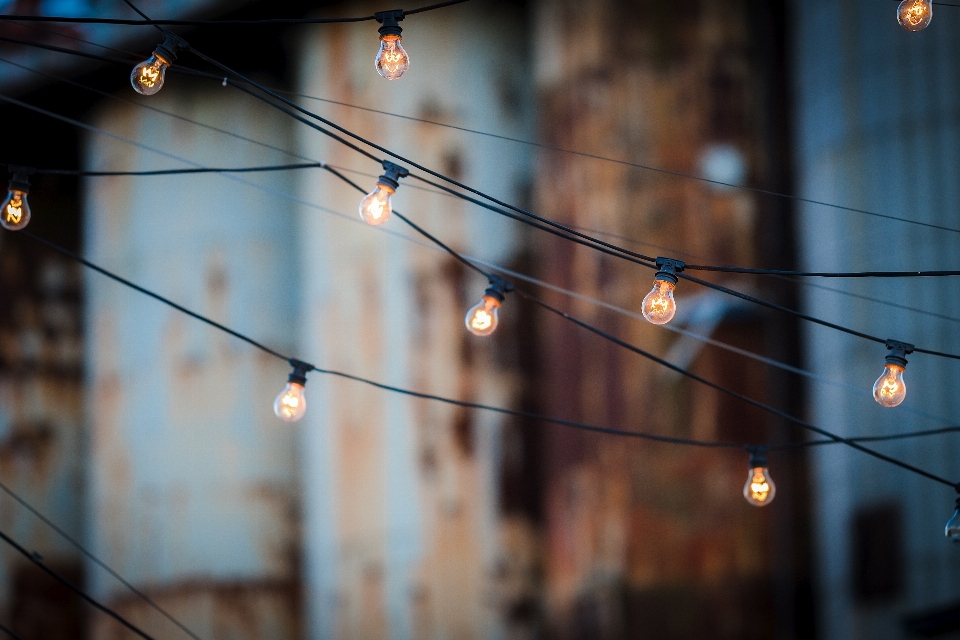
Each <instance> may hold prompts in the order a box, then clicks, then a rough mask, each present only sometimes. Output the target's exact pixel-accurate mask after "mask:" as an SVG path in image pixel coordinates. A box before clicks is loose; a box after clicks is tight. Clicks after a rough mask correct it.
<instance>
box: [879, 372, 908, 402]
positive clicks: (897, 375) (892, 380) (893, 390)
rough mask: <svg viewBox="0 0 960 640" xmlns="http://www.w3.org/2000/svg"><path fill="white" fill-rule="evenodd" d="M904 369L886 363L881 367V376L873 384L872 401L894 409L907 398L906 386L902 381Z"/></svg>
mask: <svg viewBox="0 0 960 640" xmlns="http://www.w3.org/2000/svg"><path fill="white" fill-rule="evenodd" d="M903 371H904V368H903V367H901V366H900V365H899V364H896V363H893V362H888V363H887V364H885V365H883V375H881V376H880V377H879V378H877V381H876V382H875V383H873V399H874V400H876V401H877V403H878V404H879V405H880V406H883V407H895V406H897V405H898V404H900V403H901V402H903V399H904V398H905V397H906V396H907V385H906V383H904V381H903Z"/></svg>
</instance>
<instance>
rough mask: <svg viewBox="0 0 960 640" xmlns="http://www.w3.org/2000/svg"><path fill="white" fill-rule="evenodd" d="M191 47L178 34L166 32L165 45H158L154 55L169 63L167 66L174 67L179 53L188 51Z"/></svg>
mask: <svg viewBox="0 0 960 640" xmlns="http://www.w3.org/2000/svg"><path fill="white" fill-rule="evenodd" d="M189 46H190V45H188V44H187V41H186V40H184V39H183V38H181V37H180V36H178V35H177V34H175V33H170V32H169V31H167V30H164V31H163V43H162V44H159V45H157V48H156V49H154V50H153V55H155V56H157V57H160V58H163V59H164V60H166V61H167V64H171V65H172V64H173V63H174V62H176V61H177V51H180V50H181V49H186V48H188V47H189Z"/></svg>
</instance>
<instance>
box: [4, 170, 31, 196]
mask: <svg viewBox="0 0 960 640" xmlns="http://www.w3.org/2000/svg"><path fill="white" fill-rule="evenodd" d="M10 173H11V176H10V182H9V183H8V185H7V189H8V190H9V191H20V192H21V193H23V194H28V193H30V175H31V174H32V173H33V169H28V168H26V167H10Z"/></svg>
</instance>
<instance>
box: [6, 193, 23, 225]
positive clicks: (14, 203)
mask: <svg viewBox="0 0 960 640" xmlns="http://www.w3.org/2000/svg"><path fill="white" fill-rule="evenodd" d="M3 216H4V219H5V220H6V221H7V222H9V223H10V224H19V223H20V221H21V220H23V198H21V196H20V193H19V192H15V193H14V196H13V198H11V199H10V202H8V203H7V206H6V208H5V209H4V210H3Z"/></svg>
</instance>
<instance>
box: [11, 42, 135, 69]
mask: <svg viewBox="0 0 960 640" xmlns="http://www.w3.org/2000/svg"><path fill="white" fill-rule="evenodd" d="M0 42H12V43H14V44H22V45H26V46H28V47H36V48H38V49H47V50H49V51H56V52H57V53H69V54H72V55H75V56H80V57H83V58H90V59H92V60H99V61H101V62H112V63H114V64H123V65H128V64H131V61H130V60H121V59H120V58H113V57H111V56H105V55H102V54H99V53H88V52H86V51H79V50H77V49H67V48H65V47H58V46H56V45H52V44H44V43H42V42H30V41H29V40H20V39H18V38H10V37H7V36H0Z"/></svg>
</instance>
